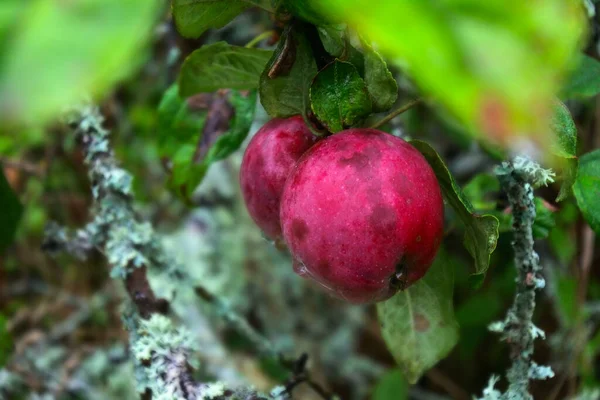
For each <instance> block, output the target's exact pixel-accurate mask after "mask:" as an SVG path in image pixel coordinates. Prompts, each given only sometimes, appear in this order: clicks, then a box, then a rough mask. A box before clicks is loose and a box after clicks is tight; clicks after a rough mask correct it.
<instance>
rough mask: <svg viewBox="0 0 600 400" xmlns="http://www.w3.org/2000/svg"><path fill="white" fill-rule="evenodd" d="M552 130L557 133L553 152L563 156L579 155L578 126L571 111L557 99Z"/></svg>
mask: <svg viewBox="0 0 600 400" xmlns="http://www.w3.org/2000/svg"><path fill="white" fill-rule="evenodd" d="M552 130H553V131H554V135H555V140H553V143H552V148H551V149H552V152H553V153H554V154H556V155H557V156H559V157H563V158H573V157H575V156H576V155H577V127H576V126H575V122H574V121H573V117H571V112H570V111H569V109H568V108H567V106H565V105H564V104H563V103H562V102H560V101H557V102H556V103H555V106H554V114H553V116H552Z"/></svg>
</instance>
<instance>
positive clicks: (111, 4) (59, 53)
mask: <svg viewBox="0 0 600 400" xmlns="http://www.w3.org/2000/svg"><path fill="white" fill-rule="evenodd" d="M162 4H163V2H162V1H158V0H130V1H122V0H88V1H72V2H68V3H63V2H56V1H53V0H37V1H27V2H20V7H21V8H23V10H22V11H21V12H22V14H21V16H20V20H19V23H18V24H15V26H14V29H11V31H10V40H9V41H8V43H7V46H6V48H5V52H6V54H10V57H5V58H3V59H2V60H1V61H2V65H0V71H2V72H0V119H2V120H3V122H4V123H6V122H7V121H9V122H14V123H22V122H34V123H36V124H43V123H45V122H47V121H48V120H50V119H52V118H56V117H57V116H58V114H59V113H61V112H63V111H64V108H65V107H70V106H72V105H73V104H76V103H77V102H80V101H81V99H82V97H83V96H84V95H89V94H91V95H93V96H96V97H98V96H102V95H104V94H106V92H107V91H108V90H109V89H110V88H111V87H112V85H114V84H115V83H117V82H118V81H120V80H122V79H124V78H125V77H127V76H128V75H130V74H131V73H132V72H133V71H134V70H135V69H137V68H138V67H139V66H140V64H141V63H142V62H144V61H145V60H144V57H143V56H144V52H143V51H142V50H143V48H144V47H145V45H146V43H147V42H148V39H149V38H150V36H151V33H152V28H153V26H154V24H155V22H156V19H157V16H158V13H159V11H160V9H161V8H162Z"/></svg>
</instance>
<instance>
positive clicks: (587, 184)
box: [573, 149, 600, 233]
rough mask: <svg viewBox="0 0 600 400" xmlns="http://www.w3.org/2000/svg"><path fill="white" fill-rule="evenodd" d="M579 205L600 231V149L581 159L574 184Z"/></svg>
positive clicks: (590, 221) (593, 227)
mask: <svg viewBox="0 0 600 400" xmlns="http://www.w3.org/2000/svg"><path fill="white" fill-rule="evenodd" d="M573 193H574V194H575V199H577V205H578V206H579V209H580V210H581V212H582V213H583V216H584V218H585V219H586V221H587V222H588V224H590V226H591V227H592V229H593V230H594V231H595V232H596V233H600V201H598V199H600V149H597V150H594V151H592V152H590V153H587V154H584V155H583V156H581V158H580V159H579V171H578V173H577V179H576V180H575V184H574V185H573Z"/></svg>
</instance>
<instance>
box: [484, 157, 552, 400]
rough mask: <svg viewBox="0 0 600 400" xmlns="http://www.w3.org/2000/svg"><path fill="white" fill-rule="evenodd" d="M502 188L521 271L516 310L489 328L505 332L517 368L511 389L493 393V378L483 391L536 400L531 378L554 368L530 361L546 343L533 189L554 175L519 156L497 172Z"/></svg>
mask: <svg viewBox="0 0 600 400" xmlns="http://www.w3.org/2000/svg"><path fill="white" fill-rule="evenodd" d="M496 175H497V176H498V179H499V180H500V184H501V186H502V189H503V190H504V191H505V192H506V194H507V195H508V200H509V202H510V205H511V209H512V213H513V221H514V222H513V240H512V246H513V249H514V252H515V266H516V268H517V271H518V277H517V279H516V282H517V291H516V294H515V299H514V303H513V305H512V307H511V308H510V309H509V310H508V312H507V314H506V317H505V319H504V320H503V321H498V322H494V323H492V324H490V326H489V329H490V330H491V331H493V332H497V333H500V335H501V338H502V340H505V341H506V342H508V343H509V345H510V347H511V355H512V356H511V358H512V365H511V367H510V369H509V370H508V371H507V374H506V377H507V379H508V383H509V386H508V389H507V391H506V392H505V393H500V392H498V391H497V390H495V389H494V384H495V383H496V381H497V379H496V378H492V379H490V383H489V385H488V388H487V389H486V390H484V397H483V399H488V400H492V399H493V400H497V399H503V400H506V399H519V400H530V399H533V397H532V396H531V394H529V391H528V386H529V381H530V380H531V379H547V378H551V377H552V376H554V373H553V372H552V370H551V368H550V367H547V366H541V365H538V364H536V363H535V362H533V361H532V360H531V357H532V355H533V350H534V347H533V342H534V340H535V339H537V338H541V339H544V338H545V334H544V332H543V331H542V330H541V329H539V328H537V327H536V326H535V325H534V324H533V322H532V318H533V311H534V309H535V290H538V289H541V288H543V287H544V286H545V281H544V278H543V277H542V276H541V275H540V271H541V269H542V267H541V265H540V263H539V256H538V255H537V253H536V252H535V250H534V240H533V230H532V227H533V222H534V220H535V216H536V209H535V203H534V201H533V199H534V195H533V187H538V186H542V185H547V184H548V183H550V182H552V181H553V177H554V173H553V172H552V171H550V170H547V169H544V168H542V167H540V166H539V165H538V164H537V163H535V162H533V161H531V160H529V159H527V158H525V157H517V158H515V160H514V161H512V162H504V163H502V165H501V166H500V167H498V168H496Z"/></svg>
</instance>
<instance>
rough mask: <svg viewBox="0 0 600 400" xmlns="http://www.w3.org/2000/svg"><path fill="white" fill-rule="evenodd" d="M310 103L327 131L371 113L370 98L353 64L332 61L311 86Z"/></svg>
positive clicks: (351, 123) (345, 126) (351, 122)
mask: <svg viewBox="0 0 600 400" xmlns="http://www.w3.org/2000/svg"><path fill="white" fill-rule="evenodd" d="M310 106H311V108H312V110H313V112H314V113H315V116H316V117H317V118H318V119H319V121H320V122H321V123H322V124H323V126H325V127H326V128H327V129H328V130H329V131H330V132H333V133H335V132H339V131H341V130H343V129H346V128H349V127H351V126H353V125H356V124H357V123H358V122H359V121H361V120H362V119H363V118H365V117H366V116H367V115H369V114H370V113H371V110H372V103H371V97H370V96H369V92H368V90H367V86H366V84H365V81H364V80H363V79H362V78H361V77H360V75H359V74H358V71H357V70H356V68H355V67H354V65H352V64H350V63H348V62H344V61H337V60H336V61H333V62H332V63H330V64H329V65H327V66H326V67H325V68H323V69H322V70H321V71H319V73H318V74H317V76H316V77H315V79H314V81H313V83H312V85H311V86H310Z"/></svg>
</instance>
